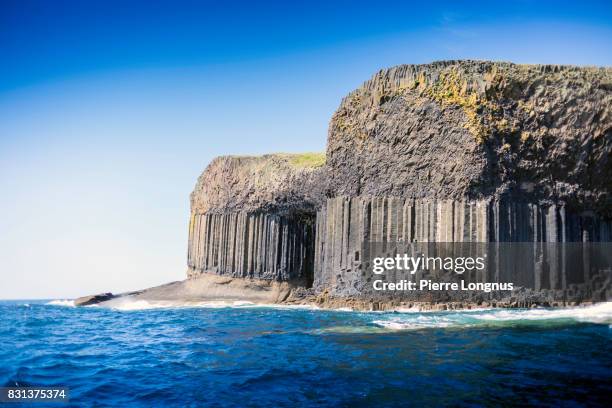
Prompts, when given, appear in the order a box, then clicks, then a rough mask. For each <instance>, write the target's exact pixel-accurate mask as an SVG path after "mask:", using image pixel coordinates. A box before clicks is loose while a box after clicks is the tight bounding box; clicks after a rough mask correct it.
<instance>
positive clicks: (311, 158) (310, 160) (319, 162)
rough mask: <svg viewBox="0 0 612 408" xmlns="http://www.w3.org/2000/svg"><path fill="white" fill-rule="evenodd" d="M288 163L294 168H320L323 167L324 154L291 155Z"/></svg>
mask: <svg viewBox="0 0 612 408" xmlns="http://www.w3.org/2000/svg"><path fill="white" fill-rule="evenodd" d="M289 162H290V163H291V164H292V165H293V166H295V167H309V168H316V167H321V166H324V165H325V153H301V154H291V155H289Z"/></svg>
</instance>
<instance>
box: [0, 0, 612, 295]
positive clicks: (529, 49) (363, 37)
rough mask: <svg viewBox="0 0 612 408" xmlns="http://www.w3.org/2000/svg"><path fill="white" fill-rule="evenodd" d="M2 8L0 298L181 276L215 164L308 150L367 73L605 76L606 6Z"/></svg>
mask: <svg viewBox="0 0 612 408" xmlns="http://www.w3.org/2000/svg"><path fill="white" fill-rule="evenodd" d="M462 3H463V2H458V1H450V2H446V1H441V2H418V3H416V4H408V2H397V3H396V2H393V1H386V2H373V1H368V2H360V1H346V2H335V3H333V4H332V3H331V2H321V3H316V2H304V3H303V4H301V5H300V4H296V3H295V2H289V1H283V2H280V1H279V2H266V3H265V4H255V2H220V1H216V2H210V3H208V2H204V1H199V2H198V1H153V0H149V1H128V0H124V1H108V0H106V1H58V0H54V1H48V0H46V1H29V0H14V1H6V0H0V61H1V62H0V192H1V194H0V298H66V297H74V296H79V295H83V294H89V293H93V292H101V291H114V292H119V291H124V290H131V289H139V288H143V287H146V286H151V285H155V284H161V283H164V282H167V281H170V280H178V279H182V278H183V276H184V273H185V260H186V240H187V221H188V212H189V201H188V195H189V192H190V191H191V189H192V188H193V185H194V184H195V180H196V178H197V176H198V174H199V173H200V172H201V171H202V170H203V169H204V167H205V166H206V164H207V163H208V162H209V161H210V159H211V158H213V157H214V156H217V155H220V154H259V153H265V152H278V151H284V152H299V151H322V150H324V148H325V139H326V135H327V124H328V121H329V118H330V117H331V114H332V113H333V111H334V110H335V108H336V107H337V105H338V103H339V102H340V99H341V98H342V96H343V95H345V94H346V93H348V92H349V91H351V90H352V89H354V88H356V87H357V86H359V85H360V83H361V82H363V81H364V80H366V79H367V78H369V77H370V76H371V75H372V74H373V73H374V72H375V71H377V70H378V69H380V68H383V67H388V66H392V65H396V64H401V63H424V62H430V61H433V60H441V59H457V58H475V59H492V60H508V61H514V62H522V63H562V64H576V65H606V66H610V65H611V61H612V41H610V38H612V6H611V3H610V2H589V1H581V2H575V3H573V4H572V3H566V2H559V1H556V2H542V1H517V2H511V1H507V2H500V3H499V5H496V2H490V1H489V2H479V3H472V4H471V5H464V4H462Z"/></svg>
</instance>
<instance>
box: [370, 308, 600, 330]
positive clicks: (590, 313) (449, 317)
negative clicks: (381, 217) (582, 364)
mask: <svg viewBox="0 0 612 408" xmlns="http://www.w3.org/2000/svg"><path fill="white" fill-rule="evenodd" d="M564 320H569V321H574V322H588V323H598V324H612V302H605V303H599V304H596V305H592V306H584V307H580V306H579V307H571V308H562V309H544V308H538V309H526V310H525V309H521V310H512V309H490V310H486V311H483V310H477V311H469V310H468V311H450V312H442V313H434V314H420V313H419V314H407V315H403V316H396V315H391V316H389V317H388V318H386V319H378V320H374V321H373V322H372V323H373V324H375V325H377V326H380V327H384V328H386V329H390V330H417V329H424V328H446V327H471V326H487V325H509V324H534V323H536V324H537V323H538V322H541V323H555V322H561V321H564Z"/></svg>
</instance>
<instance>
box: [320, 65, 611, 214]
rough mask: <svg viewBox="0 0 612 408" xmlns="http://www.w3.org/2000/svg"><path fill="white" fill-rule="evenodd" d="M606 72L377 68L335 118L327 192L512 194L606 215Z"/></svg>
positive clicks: (449, 195)
mask: <svg viewBox="0 0 612 408" xmlns="http://www.w3.org/2000/svg"><path fill="white" fill-rule="evenodd" d="M611 102H612V69H610V68H580V67H572V66H556V65H516V64H511V63H497V62H478V61H445V62H437V63H432V64H425V65H401V66H397V67H394V68H391V69H387V70H382V71H380V72H378V73H377V74H376V75H375V76H374V77H373V78H372V79H371V80H369V81H367V82H366V83H365V84H364V85H363V86H362V87H361V88H359V89H357V90H355V91H354V92H352V93H351V94H349V95H348V96H347V97H346V98H345V99H344V100H343V101H342V103H341V105H340V107H339V109H338V110H337V112H336V113H335V114H334V116H333V118H332V121H331V124H330V129H329V140H328V148H327V164H328V166H329V175H330V180H331V185H330V191H329V194H330V195H331V196H338V195H348V196H357V195H372V196H395V197H404V198H437V199H445V200H448V199H472V200H479V199H483V198H495V199H499V198H504V197H508V198H512V199H513V200H520V201H523V202H525V201H528V202H534V203H546V204H551V203H555V204H566V205H567V207H568V208H571V209H575V210H583V209H588V210H597V211H598V212H599V213H601V214H604V215H607V216H610V215H612V214H611V208H612V205H611V202H610V191H611V186H612V158H611V152H612V114H611Z"/></svg>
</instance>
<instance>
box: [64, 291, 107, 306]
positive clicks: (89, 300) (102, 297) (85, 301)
mask: <svg viewBox="0 0 612 408" xmlns="http://www.w3.org/2000/svg"><path fill="white" fill-rule="evenodd" d="M114 297H115V295H113V294H112V293H110V292H109V293H100V294H98V295H90V296H83V297H80V298H77V299H75V300H74V305H75V306H88V305H95V304H96V303H100V302H106V301H107V300H111V299H113V298H114Z"/></svg>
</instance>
